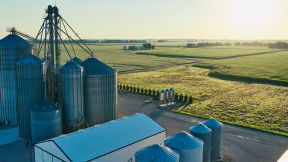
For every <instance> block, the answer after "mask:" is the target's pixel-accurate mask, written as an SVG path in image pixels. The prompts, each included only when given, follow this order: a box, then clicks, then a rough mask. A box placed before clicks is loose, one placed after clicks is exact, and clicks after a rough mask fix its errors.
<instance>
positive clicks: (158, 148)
mask: <svg viewBox="0 0 288 162" xmlns="http://www.w3.org/2000/svg"><path fill="white" fill-rule="evenodd" d="M149 161H151V162H152V161H153V162H179V154H178V153H177V152H176V151H173V150H171V149H170V148H169V147H166V146H162V145H159V144H155V145H152V146H148V147H144V148H143V149H141V150H139V151H137V152H136V153H135V162H149Z"/></svg>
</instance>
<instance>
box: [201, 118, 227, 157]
mask: <svg viewBox="0 0 288 162" xmlns="http://www.w3.org/2000/svg"><path fill="white" fill-rule="evenodd" d="M203 124H204V125H206V126H207V127H208V128H210V129H212V134H211V161H218V160H221V159H222V126H223V124H222V123H220V122H218V121H217V120H215V119H214V118H210V119H209V120H206V121H205V122H203Z"/></svg>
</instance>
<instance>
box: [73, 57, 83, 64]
mask: <svg viewBox="0 0 288 162" xmlns="http://www.w3.org/2000/svg"><path fill="white" fill-rule="evenodd" d="M71 61H74V62H75V63H77V64H79V65H80V64H81V63H82V62H83V61H82V60H81V59H80V58H78V57H74V58H73V59H72V60H71Z"/></svg>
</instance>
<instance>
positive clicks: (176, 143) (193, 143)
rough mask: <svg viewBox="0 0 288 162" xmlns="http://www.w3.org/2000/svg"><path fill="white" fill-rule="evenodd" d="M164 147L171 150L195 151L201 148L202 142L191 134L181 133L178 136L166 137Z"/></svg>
mask: <svg viewBox="0 0 288 162" xmlns="http://www.w3.org/2000/svg"><path fill="white" fill-rule="evenodd" d="M164 143H165V146H167V147H170V148H172V149H176V150H178V149H183V150H185V149H196V148H199V147H202V146H203V141H202V140H200V139H199V138H197V137H194V136H192V135H191V134H188V133H186V132H185V131H182V132H180V133H178V134H175V135H173V136H170V137H168V138H167V139H166V140H165V141H164Z"/></svg>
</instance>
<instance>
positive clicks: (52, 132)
mask: <svg viewBox="0 0 288 162" xmlns="http://www.w3.org/2000/svg"><path fill="white" fill-rule="evenodd" d="M61 134H62V111H61V107H60V106H59V105H58V104H57V103H54V102H50V101H45V102H43V103H40V104H35V105H34V107H33V108H32V110H31V135H32V140H31V141H32V143H38V142H40V141H43V140H46V139H49V138H53V137H57V136H59V135H61Z"/></svg>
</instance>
